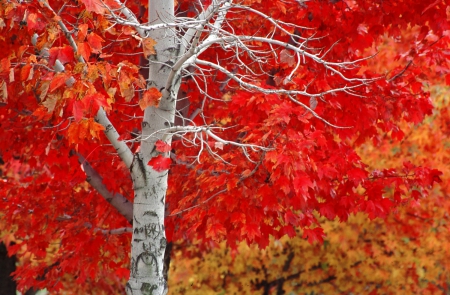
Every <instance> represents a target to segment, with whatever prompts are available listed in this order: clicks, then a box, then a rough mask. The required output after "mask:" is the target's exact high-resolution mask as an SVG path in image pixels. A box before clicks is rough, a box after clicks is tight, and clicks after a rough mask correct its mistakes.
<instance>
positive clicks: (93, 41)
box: [87, 33, 104, 53]
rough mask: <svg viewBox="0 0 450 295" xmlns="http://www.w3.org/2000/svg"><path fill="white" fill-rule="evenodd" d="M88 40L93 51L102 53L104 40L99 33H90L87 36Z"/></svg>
mask: <svg viewBox="0 0 450 295" xmlns="http://www.w3.org/2000/svg"><path fill="white" fill-rule="evenodd" d="M87 40H88V43H89V46H90V47H91V50H92V52H94V53H101V52H102V42H103V41H104V40H103V39H102V38H101V37H100V36H99V35H97V34H95V33H90V34H89V35H88V36H87Z"/></svg>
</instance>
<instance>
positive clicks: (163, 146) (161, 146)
mask: <svg viewBox="0 0 450 295" xmlns="http://www.w3.org/2000/svg"><path fill="white" fill-rule="evenodd" d="M155 146H156V150H157V151H158V152H161V153H167V152H170V151H171V149H172V148H171V147H170V145H169V144H167V143H165V142H164V141H162V140H158V141H156V143H155Z"/></svg>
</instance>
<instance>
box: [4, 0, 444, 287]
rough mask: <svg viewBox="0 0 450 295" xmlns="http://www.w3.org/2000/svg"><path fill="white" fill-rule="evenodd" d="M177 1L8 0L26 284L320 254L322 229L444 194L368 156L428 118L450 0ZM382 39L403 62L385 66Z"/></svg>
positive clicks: (11, 141)
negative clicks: (268, 251)
mask: <svg viewBox="0 0 450 295" xmlns="http://www.w3.org/2000/svg"><path fill="white" fill-rule="evenodd" d="M152 3H153V4H152ZM165 3H168V2H164V1H162V2H161V1H160V0H150V1H134V2H124V3H122V2H120V1H118V0H106V1H100V0H80V1H58V0H48V1H46V0H43V1H2V2H1V3H0V5H1V6H0V7H1V8H0V48H2V50H1V51H0V118H1V123H0V124H1V132H0V156H1V158H2V161H3V162H4V165H3V168H2V185H1V187H0V195H1V197H2V198H1V201H0V202H1V204H2V205H1V207H0V210H1V211H0V214H1V215H2V227H3V231H4V232H11V233H13V236H14V238H15V240H16V241H19V243H18V244H16V245H15V246H12V247H9V252H10V253H12V254H14V253H16V252H17V251H19V250H21V249H22V251H24V253H27V255H26V256H25V257H26V259H28V260H29V263H28V265H27V267H26V268H25V267H23V268H20V269H19V270H18V271H17V272H16V278H17V279H18V282H19V284H20V288H29V287H32V286H34V287H47V288H49V289H50V290H58V289H60V288H63V287H64V283H65V280H64V277H63V274H72V275H74V276H76V282H77V283H79V284H84V283H85V282H86V281H97V282H98V286H99V288H100V289H103V290H107V289H108V288H113V287H111V286H117V285H121V283H122V282H121V281H120V280H118V279H117V278H124V277H128V276H129V275H130V267H129V265H130V263H131V265H132V267H131V277H138V273H139V271H140V269H139V270H138V266H140V265H139V261H138V260H136V259H142V261H144V264H146V265H147V264H151V265H156V269H157V272H158V273H160V272H161V269H162V266H161V265H160V261H161V259H162V256H161V255H163V254H164V249H165V244H164V243H165V241H166V240H165V239H167V241H168V242H170V241H179V240H194V239H195V240H200V241H201V243H200V244H199V247H205V248H208V247H210V246H212V245H217V244H218V243H219V242H221V241H226V243H227V244H228V245H229V246H230V247H232V248H233V247H237V246H238V242H240V241H246V242H247V243H254V244H257V245H258V246H259V247H261V248H265V247H267V246H268V245H269V241H270V237H271V236H272V237H273V238H275V239H281V238H282V237H283V236H286V235H287V236H289V237H294V236H296V234H297V232H296V231H299V232H301V236H302V237H303V238H305V239H307V240H308V241H309V242H311V243H313V242H316V241H319V242H322V241H323V239H324V231H323V227H322V223H321V220H322V219H320V218H318V216H321V217H323V218H326V219H330V220H333V219H335V218H338V219H339V220H340V221H341V222H346V221H347V220H348V218H349V216H350V215H351V214H354V213H357V212H363V213H366V214H367V215H368V216H369V218H370V219H375V218H377V217H383V218H384V217H386V216H388V214H389V212H390V211H391V210H392V209H393V208H395V207H397V206H399V205H403V204H405V203H408V202H410V201H418V200H420V199H421V198H423V197H426V196H428V194H429V189H431V187H432V186H433V184H434V183H435V182H440V175H441V172H439V171H438V170H436V169H435V168H434V167H433V166H432V165H426V166H420V165H417V166H416V165H414V164H412V161H410V160H408V159H407V158H406V159H404V158H403V157H401V158H400V157H399V162H395V163H390V162H389V163H386V165H383V166H381V167H376V168H374V167H373V166H368V165H367V162H366V161H364V160H362V159H361V157H360V156H359V155H358V153H357V148H358V147H359V146H360V145H361V144H363V143H365V142H366V141H368V140H371V141H372V142H373V143H374V144H375V146H378V145H380V144H381V142H382V139H383V138H384V137H386V136H387V137H388V138H390V139H392V140H402V139H403V138H404V136H405V133H404V131H402V129H404V128H406V127H405V126H406V125H404V123H402V122H406V123H411V124H413V123H414V124H417V123H419V122H421V121H422V120H423V119H424V118H425V116H426V115H430V114H431V113H432V103H431V100H430V93H429V91H428V89H427V88H426V87H425V86H426V85H428V84H433V83H434V81H436V79H440V78H442V77H445V78H446V80H447V81H450V78H449V77H450V76H448V72H449V68H448V62H447V59H448V58H447V55H448V52H447V48H448V41H449V40H448V29H449V27H448V26H449V24H448V20H447V18H448V17H447V14H448V4H447V1H446V0H445V1H435V2H433V3H429V2H425V1H412V0H404V1H397V2H388V1H372V0H370V1H369V0H362V1H350V0H341V1H339V0H338V1H334V0H333V1H320V0H315V1H290V0H289V1H270V2H267V1H257V0H255V1H253V0H244V1H225V0H220V1H219V0H210V1H175V3H173V4H174V7H175V8H174V11H175V12H173V11H171V9H168V8H167V7H166V6H165V5H166V4H165ZM152 5H153V6H152ZM170 5H172V3H170ZM152 9H153V10H152ZM386 37H387V38H386ZM386 40H393V41H392V42H394V44H395V48H396V49H397V51H394V52H395V53H392V51H390V53H389V54H388V55H384V53H383V52H382V51H381V52H380V53H379V54H378V55H377V53H378V51H379V50H378V49H379V47H380V46H381V45H382V44H383V42H388V41H386ZM389 42H390V41H389ZM385 50H386V49H385ZM383 56H385V57H386V56H388V57H389V58H388V57H386V58H383ZM372 62H376V63H383V64H385V65H387V66H386V67H383V68H381V67H378V68H377V67H376V66H373V65H372V64H371V63H372ZM178 88H179V91H178V90H177V89H178ZM175 104H177V106H176V107H175ZM388 164H389V165H388ZM391 164H392V165H391ZM167 175H168V182H167V181H166V180H161V183H162V184H161V186H159V184H158V186H156V185H153V186H152V185H148V183H149V182H152V183H155V182H157V181H158V180H159V179H166V178H167ZM164 177H165V178H164ZM166 183H167V188H166ZM140 188H144V189H143V191H142V192H141V191H139V189H140ZM155 188H156V189H155ZM150 195H151V198H153V199H152V200H153V201H154V203H151V204H157V203H158V210H159V211H157V210H156V209H155V211H149V210H148V209H142V208H144V207H145V206H148V207H151V204H150V203H146V204H145V206H144V205H142V206H140V205H139V204H141V203H142V204H143V202H141V201H142V200H144V199H151V198H150ZM136 200H139V201H138V202H137V203H136V202H135V201H136ZM133 202H134V208H133V206H132V205H131V204H132V203H133ZM159 203H160V204H159ZM145 208H147V207H145ZM141 209H142V210H141ZM161 212H162V213H161ZM164 212H165V213H164ZM154 216H155V217H157V218H156V219H157V220H156V219H155V218H153V217H154ZM154 219H155V220H156V221H155V220H154ZM142 220H145V226H142V227H139V224H141V223H140V221H142ZM149 220H151V221H149ZM160 220H163V222H161V221H160ZM131 223H132V224H133V229H131V227H130V226H131V225H130V224H131ZM156 224H157V227H154V226H153V225H155V226H156ZM152 226H153V227H152ZM155 231H156V233H155ZM129 232H133V234H134V235H135V238H133V239H132V238H131V235H130V234H129ZM164 234H165V235H164ZM139 235H145V239H149V240H148V241H150V242H149V243H150V244H151V247H150V246H145V245H149V244H145V243H146V242H139V241H140V239H141V237H140V236H139ZM156 238H158V241H157V242H158V246H157V245H156V244H154V243H153V242H155V241H156ZM138 240H139V241H138ZM145 241H147V240H145ZM20 242H21V243H20ZM130 243H132V244H133V249H134V250H133V251H134V252H133V253H134V254H132V257H131V258H130V256H129V252H130ZM145 247H148V248H147V249H146V248H145ZM155 247H156V248H158V249H156V248H155ZM155 251H156V252H155ZM49 252H51V253H50V254H49ZM139 252H140V253H141V254H142V253H144V254H145V255H144V256H142V255H141V256H139ZM155 253H157V254H155ZM152 255H154V256H158V259H157V260H158V262H153V261H150V262H148V260H147V259H150V258H149V257H153V256H152ZM139 257H141V258H139ZM142 257H144V258H142ZM130 259H131V262H130ZM155 259H156V258H155ZM146 261H147V262H148V263H147V262H146ZM100 278H101V280H99V279H100ZM158 282H161V284H159V283H158V287H157V288H163V287H162V285H163V284H162V279H160V278H158ZM142 284H143V285H142V286H144V285H145V284H149V283H142ZM152 284H153V283H152ZM145 286H146V287H145V288H147V285H145ZM148 286H150V285H148ZM114 288H117V287H114ZM121 288H124V286H122V287H121ZM132 288H135V287H132ZM148 288H150V287H148ZM151 288H153V285H152V287H151ZM155 288H156V287H155ZM142 290H143V289H141V291H142ZM152 290H153V289H152ZM158 290H159V289H158ZM142 292H143V291H142Z"/></svg>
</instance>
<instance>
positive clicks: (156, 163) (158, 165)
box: [148, 155, 172, 172]
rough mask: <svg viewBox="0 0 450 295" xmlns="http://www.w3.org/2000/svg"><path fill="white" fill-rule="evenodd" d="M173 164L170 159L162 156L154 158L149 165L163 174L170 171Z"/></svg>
mask: <svg viewBox="0 0 450 295" xmlns="http://www.w3.org/2000/svg"><path fill="white" fill-rule="evenodd" d="M171 163H172V160H171V159H170V158H166V157H163V156H161V155H159V156H157V157H153V158H152V159H151V160H150V161H148V165H150V166H151V167H152V168H153V169H154V170H155V171H157V172H162V171H164V170H167V169H169V168H170V164H171Z"/></svg>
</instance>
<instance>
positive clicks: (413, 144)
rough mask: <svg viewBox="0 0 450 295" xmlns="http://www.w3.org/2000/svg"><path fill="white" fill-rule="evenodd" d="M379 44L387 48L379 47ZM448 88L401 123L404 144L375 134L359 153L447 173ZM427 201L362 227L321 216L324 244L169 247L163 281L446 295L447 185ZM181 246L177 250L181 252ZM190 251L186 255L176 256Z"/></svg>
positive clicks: (376, 165) (196, 289)
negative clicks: (417, 118) (426, 112)
mask: <svg viewBox="0 0 450 295" xmlns="http://www.w3.org/2000/svg"><path fill="white" fill-rule="evenodd" d="M386 44H389V43H388V42H386ZM447 92H448V87H442V85H441V86H437V87H433V91H431V93H432V97H433V102H434V104H435V106H436V107H435V111H434V112H433V115H432V116H430V117H428V118H427V120H426V122H424V123H422V124H420V125H419V126H414V127H413V128H408V127H407V126H402V130H404V131H405V137H404V140H402V141H401V142H395V141H394V142H393V141H392V139H391V138H390V137H389V136H382V137H380V140H379V141H378V142H377V143H376V145H375V144H373V143H365V144H363V145H361V147H359V148H358V154H359V155H360V156H361V158H362V159H364V162H365V163H366V164H368V165H369V166H370V167H371V168H372V169H382V167H385V166H386V165H393V166H395V165H399V164H401V163H402V159H405V158H410V159H411V161H412V162H413V164H415V165H430V166H433V167H436V168H438V169H439V170H441V171H443V173H444V175H448V170H449V167H448V165H446V163H447V162H448V161H447V159H448V157H449V151H448V148H446V146H448V144H449V138H448V136H447V133H448V130H447V129H448V128H447V127H446V125H447V124H446V123H445V122H447V121H448V119H449V117H448V116H449V114H448V104H449V101H448V98H447V97H446V96H447ZM442 180H443V181H442V183H440V184H439V186H437V187H435V188H434V189H433V191H432V192H431V193H430V195H429V196H428V197H427V198H420V199H418V200H414V199H411V200H409V201H408V202H406V203H405V204H404V205H403V206H401V207H399V208H398V209H397V210H395V211H394V212H391V213H390V214H389V216H388V217H387V218H386V219H385V220H381V219H377V220H374V221H373V222H368V218H367V216H365V214H361V213H359V214H357V215H356V216H352V217H350V218H349V220H348V221H347V222H346V223H341V222H339V221H338V220H334V221H328V220H325V218H322V220H321V224H322V227H323V228H324V232H325V233H326V238H324V243H323V244H319V243H314V244H309V243H308V242H307V241H305V240H303V239H301V237H300V236H297V237H294V238H293V239H287V238H286V237H285V238H282V239H280V240H272V241H271V243H270V244H269V246H268V247H267V248H266V249H265V250H263V251H258V249H257V247H255V246H250V247H249V246H247V245H246V244H245V243H241V244H240V245H239V247H238V249H239V251H238V252H237V251H233V250H231V249H230V247H226V245H225V244H224V243H222V244H221V245H220V247H218V248H217V249H212V250H211V251H208V252H206V253H205V251H203V252H202V251H198V250H197V245H196V244H195V243H193V244H192V245H190V246H188V247H187V248H189V249H188V250H187V249H185V248H186V245H183V244H181V245H178V244H176V245H175V249H176V250H175V253H176V254H175V259H174V263H173V264H172V265H171V275H170V276H169V282H170V283H169V284H170V286H171V291H172V292H173V294H186V295H188V294H218V293H219V294H220V293H221V292H222V293H223V294H350V293H356V294H401V293H405V294H446V293H448V291H449V287H448V275H447V274H448V273H449V267H450V263H449V262H450V261H449V255H448V249H449V243H450V236H449V235H448V221H449V220H448V219H449V216H448V211H449V206H450V200H449V198H448V190H449V187H448V181H446V177H443V179H442ZM180 247H182V248H180ZM181 253H189V256H187V257H186V255H180V254H181Z"/></svg>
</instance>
